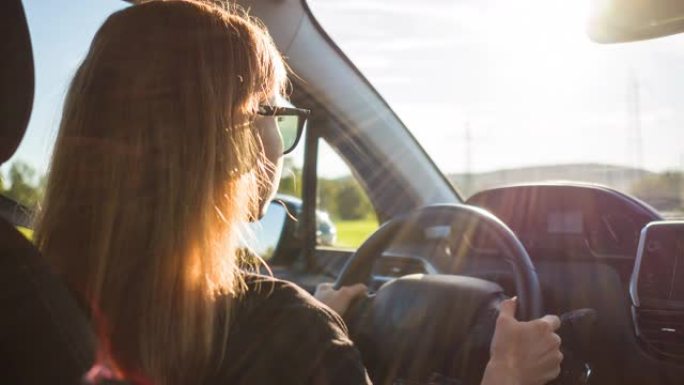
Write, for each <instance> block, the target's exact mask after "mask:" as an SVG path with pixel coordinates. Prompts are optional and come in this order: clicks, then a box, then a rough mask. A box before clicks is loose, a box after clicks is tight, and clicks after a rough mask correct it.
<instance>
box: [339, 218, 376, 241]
mask: <svg viewBox="0 0 684 385" xmlns="http://www.w3.org/2000/svg"><path fill="white" fill-rule="evenodd" d="M334 223H335V226H336V227H337V243H336V244H335V246H340V247H350V248H357V247H359V245H361V244H362V243H363V241H365V240H366V238H368V237H369V236H370V235H371V234H372V233H373V231H375V229H377V228H378V221H377V220H376V219H375V218H370V219H361V220H356V221H334Z"/></svg>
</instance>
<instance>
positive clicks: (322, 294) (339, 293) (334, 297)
mask: <svg viewBox="0 0 684 385" xmlns="http://www.w3.org/2000/svg"><path fill="white" fill-rule="evenodd" d="M366 291H368V288H367V287H366V285H364V284H361V283H357V284H355V285H352V286H342V287H341V288H340V289H339V290H335V289H333V284H332V283H321V284H320V285H318V286H316V293H314V297H315V298H316V299H317V300H319V301H321V302H323V303H324V304H325V305H328V307H329V308H331V309H333V310H335V311H336V312H337V314H339V315H340V316H342V315H344V312H346V311H347V309H348V308H349V305H350V304H351V303H352V301H353V300H354V299H356V298H357V297H359V296H361V295H362V294H363V293H365V292H366Z"/></svg>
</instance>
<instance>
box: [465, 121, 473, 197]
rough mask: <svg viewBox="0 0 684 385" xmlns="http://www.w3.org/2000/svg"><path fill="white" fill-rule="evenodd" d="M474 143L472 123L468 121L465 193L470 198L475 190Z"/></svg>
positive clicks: (466, 126) (466, 129) (466, 130)
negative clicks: (471, 132)
mask: <svg viewBox="0 0 684 385" xmlns="http://www.w3.org/2000/svg"><path fill="white" fill-rule="evenodd" d="M472 143H473V137H472V135H471V134H470V121H469V120H466V122H465V172H466V177H465V190H466V191H465V193H466V195H468V196H470V194H471V193H472V192H473V191H472V189H473V169H472V166H473V164H472V161H473V154H472Z"/></svg>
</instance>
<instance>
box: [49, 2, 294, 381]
mask: <svg viewBox="0 0 684 385" xmlns="http://www.w3.org/2000/svg"><path fill="white" fill-rule="evenodd" d="M285 72H286V70H285V66H284V63H283V62H282V58H281V57H280V55H279V53H278V51H277V49H276V48H275V46H274V44H273V42H272V40H271V38H270V37H269V36H268V34H267V33H266V31H265V29H264V28H263V27H261V26H260V25H259V24H258V23H256V22H255V21H254V20H253V19H251V18H249V17H248V16H246V15H245V14H244V12H239V11H237V10H236V9H234V8H233V7H231V8H230V9H228V8H227V7H221V6H219V5H216V4H214V3H209V2H206V1H204V2H201V1H197V0H182V1H181V0H168V1H161V0H156V1H149V2H145V3H142V4H140V5H135V6H131V7H129V8H126V9H124V10H121V11H119V12H116V13H114V14H113V15H111V16H110V17H109V18H108V19H107V21H106V22H105V23H104V24H103V25H102V27H101V28H100V30H99V31H98V32H97V34H96V36H95V38H94V40H93V43H92V45H91V47H90V51H89V52H88V55H87V57H86V58H85V60H84V61H83V63H82V64H81V66H80V67H79V69H78V71H77V73H76V75H75V77H74V79H73V82H72V83H71V86H70V88H69V91H68V94H67V98H66V102H65V105H64V111H63V116H62V122H61V126H60V130H59V135H58V138H57V142H56V145H55V150H54V154H53V158H52V164H51V168H50V173H49V179H48V184H47V191H46V198H45V201H44V203H43V207H42V209H41V211H40V214H39V216H38V220H37V224H36V241H37V244H38V246H39V248H40V250H41V251H42V252H43V253H44V255H45V256H46V257H47V258H48V259H50V260H51V262H52V263H53V264H54V265H55V266H56V268H57V270H58V271H59V272H60V273H61V274H62V276H63V277H64V279H65V280H66V282H67V283H68V284H69V285H70V286H71V287H72V288H73V289H74V291H75V292H76V293H77V294H78V295H79V296H81V298H82V299H83V300H84V301H85V302H86V303H87V305H88V306H90V311H91V313H92V315H93V322H94V326H95V327H96V330H97V332H98V336H99V356H100V357H99V360H100V361H105V362H106V363H107V364H108V365H109V366H110V368H112V369H114V370H115V371H116V372H118V373H123V375H125V376H126V377H128V378H136V377H137V378H141V379H145V381H149V382H152V383H154V384H165V385H166V384H169V385H175V384H189V383H199V382H201V379H202V375H203V374H204V375H208V374H210V371H211V370H212V369H213V368H214V367H215V366H216V364H217V362H216V361H217V360H216V357H221V355H222V351H223V346H224V345H225V342H226V338H227V335H228V324H227V322H228V320H229V315H228V314H229V313H230V312H229V309H230V307H231V304H232V303H234V300H235V299H236V298H237V297H238V296H239V295H240V294H241V292H242V291H243V289H244V281H243V278H242V274H241V270H240V268H241V266H240V264H241V262H240V261H239V259H238V257H237V256H236V255H237V251H238V240H237V238H238V235H239V227H240V225H241V223H244V222H246V221H248V220H250V219H252V217H253V216H254V215H255V213H256V212H257V210H258V208H257V206H258V204H259V203H258V201H259V197H258V194H257V192H258V191H259V188H260V183H268V182H267V181H264V180H263V178H264V167H267V166H266V164H267V162H266V161H265V160H264V159H263V156H262V149H261V148H260V141H259V138H258V135H257V134H256V133H255V131H254V130H253V128H252V127H251V125H250V124H249V123H250V119H251V118H253V116H254V115H255V111H256V109H257V108H258V104H259V103H260V102H264V101H265V100H267V99H268V98H269V97H270V96H271V95H272V94H274V93H279V92H282V91H283V87H284V84H285V81H286V80H285V79H286V75H285ZM225 359H230V357H227V358H225Z"/></svg>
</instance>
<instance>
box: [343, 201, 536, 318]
mask: <svg viewBox="0 0 684 385" xmlns="http://www.w3.org/2000/svg"><path fill="white" fill-rule="evenodd" d="M429 226H449V227H450V229H451V230H453V229H466V230H468V231H473V232H474V231H485V232H488V233H489V234H488V235H490V236H491V239H492V240H493V241H494V242H495V243H496V244H497V246H498V247H499V250H500V251H501V252H502V253H501V254H502V255H503V256H504V258H505V260H506V262H508V263H509V264H510V265H511V267H512V269H513V274H514V278H515V289H516V292H517V296H518V314H517V317H518V319H520V320H524V321H528V320H531V319H535V318H539V317H541V316H542V315H543V304H542V295H541V289H540V287H539V279H538V277H537V272H536V271H535V269H534V265H533V264H532V260H531V259H530V256H529V255H528V254H527V251H526V250H525V247H524V246H523V245H522V243H520V240H518V238H517V237H516V236H515V234H514V233H513V231H511V229H509V228H508V226H506V225H505V224H504V223H503V222H501V220H499V219H498V218H496V217H495V216H494V215H492V214H490V213H489V212H487V211H485V210H483V209H480V208H477V207H473V206H468V205H462V204H440V205H431V206H426V207H423V208H420V209H417V210H415V211H413V212H410V213H408V214H404V215H402V216H399V217H396V218H394V219H391V220H389V221H388V222H386V223H385V224H383V225H382V226H381V227H380V228H379V229H378V230H377V231H376V232H375V233H373V234H372V235H371V236H370V237H369V238H368V239H367V240H366V241H365V242H364V243H363V244H362V245H361V247H359V248H358V250H356V252H355V253H354V255H352V256H351V257H350V258H349V260H348V261H347V263H346V264H345V266H344V267H343V268H342V272H341V273H340V275H339V277H338V279H337V282H336V283H335V288H336V289H339V288H340V287H342V286H349V285H353V284H355V283H365V282H367V281H368V279H369V278H370V274H371V270H372V268H373V263H374V262H375V260H376V259H378V258H379V257H380V256H382V253H383V252H384V251H385V249H386V248H387V246H389V244H390V243H391V241H393V240H395V239H396V237H397V236H398V235H400V234H401V235H407V234H415V233H416V232H417V231H421V230H424V229H425V228H426V227H429Z"/></svg>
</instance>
